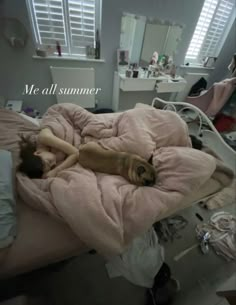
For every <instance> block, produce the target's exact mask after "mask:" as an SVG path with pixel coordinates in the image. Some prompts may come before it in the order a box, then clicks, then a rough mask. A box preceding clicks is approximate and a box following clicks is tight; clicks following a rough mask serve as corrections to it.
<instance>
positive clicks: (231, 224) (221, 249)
mask: <svg viewBox="0 0 236 305" xmlns="http://www.w3.org/2000/svg"><path fill="white" fill-rule="evenodd" d="M196 232H197V235H198V237H199V238H201V236H204V235H205V234H206V233H208V235H209V244H210V245H211V246H212V247H213V248H214V250H215V252H216V254H218V255H220V256H223V257H224V258H225V259H226V260H228V261H229V260H236V217H235V216H233V215H231V214H229V213H227V212H224V211H223V212H218V213H215V214H214V215H213V216H212V217H211V219H210V221H209V222H208V223H203V224H199V225H198V226H197V228H196Z"/></svg>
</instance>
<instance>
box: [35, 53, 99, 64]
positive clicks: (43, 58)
mask: <svg viewBox="0 0 236 305" xmlns="http://www.w3.org/2000/svg"><path fill="white" fill-rule="evenodd" d="M32 58H34V59H39V60H41V59H42V60H74V61H84V62H97V63H105V59H95V58H79V57H76V56H46V57H41V56H37V55H33V56H32Z"/></svg>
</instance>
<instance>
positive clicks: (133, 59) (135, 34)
mask: <svg viewBox="0 0 236 305" xmlns="http://www.w3.org/2000/svg"><path fill="white" fill-rule="evenodd" d="M182 31H183V25H180V24H176V23H173V22H169V21H161V20H158V19H154V18H152V19H151V18H148V17H145V16H138V15H133V14H128V13H124V14H123V16H122V20H121V34H120V48H121V49H126V50H129V56H130V58H129V59H130V60H129V61H130V63H137V64H139V65H140V66H142V67H144V66H148V65H149V63H150V60H151V57H152V55H153V53H154V52H155V51H157V52H158V54H159V55H161V54H164V55H168V56H171V57H174V55H175V53H176V51H177V48H178V43H179V41H180V39H181V35H182Z"/></svg>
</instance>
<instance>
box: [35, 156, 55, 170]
mask: <svg viewBox="0 0 236 305" xmlns="http://www.w3.org/2000/svg"><path fill="white" fill-rule="evenodd" d="M35 155H36V156H39V157H40V158H41V159H42V161H43V171H44V173H47V172H49V171H50V170H51V169H52V168H53V167H55V165H56V155H55V154H53V153H51V152H50V151H41V152H38V151H36V152H35Z"/></svg>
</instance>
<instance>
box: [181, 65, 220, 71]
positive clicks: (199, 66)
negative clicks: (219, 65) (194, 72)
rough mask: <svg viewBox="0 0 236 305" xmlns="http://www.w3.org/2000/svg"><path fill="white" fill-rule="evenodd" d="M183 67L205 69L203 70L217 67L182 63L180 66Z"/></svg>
mask: <svg viewBox="0 0 236 305" xmlns="http://www.w3.org/2000/svg"><path fill="white" fill-rule="evenodd" d="M180 68H181V69H203V70H214V69H215V67H204V66H203V65H196V64H195V65H194V64H190V65H189V66H186V65H181V66H180Z"/></svg>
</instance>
